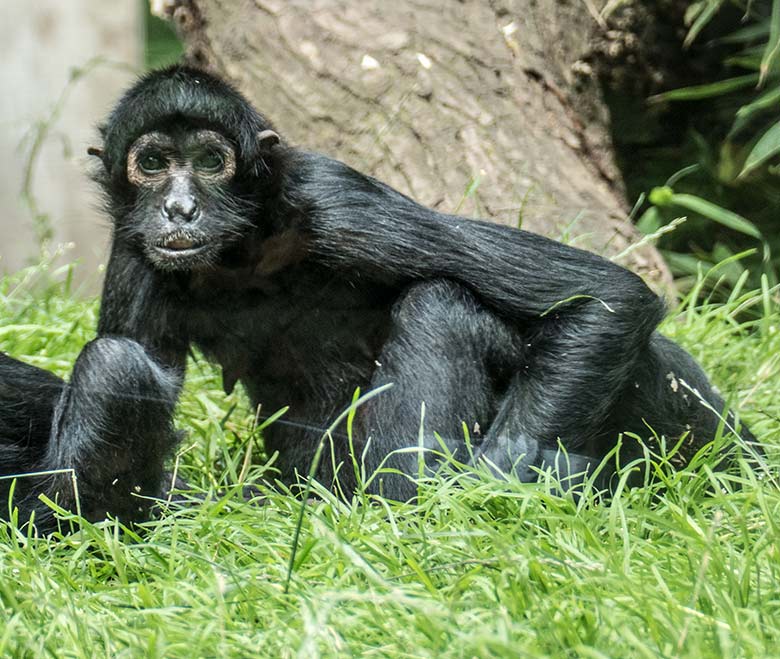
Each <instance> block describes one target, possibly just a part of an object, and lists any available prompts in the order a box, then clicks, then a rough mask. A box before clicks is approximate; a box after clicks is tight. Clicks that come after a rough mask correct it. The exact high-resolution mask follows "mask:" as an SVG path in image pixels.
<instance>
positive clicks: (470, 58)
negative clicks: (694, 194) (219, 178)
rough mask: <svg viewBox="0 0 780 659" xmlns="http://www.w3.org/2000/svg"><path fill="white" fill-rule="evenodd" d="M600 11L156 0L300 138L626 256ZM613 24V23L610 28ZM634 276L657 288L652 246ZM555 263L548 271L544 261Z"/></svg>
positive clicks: (478, 2)
mask: <svg viewBox="0 0 780 659" xmlns="http://www.w3.org/2000/svg"><path fill="white" fill-rule="evenodd" d="M594 4H597V2H596V0H490V1H487V0H458V1H456V0H394V1H393V2H386V1H384V0H362V1H361V2H353V1H350V0H241V1H237V0H153V1H152V8H153V11H155V12H156V13H157V14H158V15H161V16H165V17H167V18H169V19H171V20H173V21H174V23H175V24H176V26H177V28H178V31H179V33H180V34H181V36H182V38H183V40H184V42H185V44H186V47H187V58H188V59H189V60H190V61H191V62H195V63H197V64H199V65H201V66H206V67H208V68H212V69H214V70H216V71H219V72H222V73H226V74H227V75H228V76H229V77H230V78H232V79H233V81H234V82H235V83H236V84H237V85H238V87H239V88H240V89H242V90H243V91H244V92H245V93H246V94H247V95H248V96H249V97H250V98H252V99H253V100H254V101H255V102H256V104H257V106H258V108H259V109H260V110H261V111H262V112H264V113H265V114H266V115H267V116H268V117H269V118H271V120H272V121H273V122H274V123H275V125H276V126H277V128H278V129H279V130H280V131H281V132H282V133H283V134H284V135H285V136H286V138H287V139H288V140H289V141H291V142H292V143H297V144H300V145H303V146H305V147H306V148H310V149H312V150H318V151H322V152H324V153H327V154H330V155H333V156H336V157H338V158H340V159H342V160H344V161H346V162H347V163H349V164H350V165H352V166H354V167H356V168H357V169H360V170H362V171H365V172H367V173H370V174H372V175H374V176H376V177H377V178H380V179H382V180H384V181H386V182H388V183H390V184H391V185H393V186H395V187H397V188H398V189H400V190H401V191H403V192H405V193H407V194H409V195H410V196H412V197H414V198H415V199H417V200H419V201H421V202H423V203H425V204H428V205H430V206H433V207H435V208H437V209H439V210H443V211H447V212H459V213H462V214H466V215H474V216H479V217H483V218H488V219H492V220H494V221H497V222H501V223H504V224H509V225H516V224H518V223H519V222H522V226H523V228H526V229H529V230H532V231H537V232H540V233H543V234H546V235H549V236H552V237H555V238H560V237H564V238H567V239H568V240H569V242H571V243H573V244H576V245H578V246H581V247H585V248H588V249H591V250H594V251H596V252H600V253H604V254H606V255H610V256H613V257H614V256H615V255H616V254H619V253H620V252H622V251H623V250H624V249H625V248H626V247H627V245H629V244H631V243H633V242H635V241H636V240H637V235H636V232H635V231H634V229H633V227H632V226H631V224H630V223H629V222H628V221H627V219H626V217H627V213H628V211H629V205H628V203H627V200H626V199H625V195H624V191H623V188H622V184H621V181H620V176H619V173H618V172H617V170H616V167H615V164H614V160H613V152H612V145H611V141H610V136H609V125H608V122H609V117H608V112H607V110H606V108H605V106H604V103H603V101H602V99H601V96H600V91H599V87H598V84H597V81H596V80H595V76H594V75H593V73H592V71H591V69H590V67H589V65H588V64H587V63H586V57H587V55H588V53H589V52H590V51H591V49H592V46H593V41H592V37H593V35H594V31H595V30H596V29H598V28H599V20H598V15H597V13H596V11H595V8H594V6H593V5H594ZM602 27H603V26H602ZM623 262H624V264H625V265H628V266H629V267H631V268H633V269H634V270H636V271H639V272H641V273H642V274H644V275H645V277H646V278H647V279H649V280H650V281H653V282H655V283H659V282H664V283H668V279H667V277H668V272H667V270H666V268H665V266H664V265H663V261H662V260H661V258H660V256H659V255H658V253H657V252H656V251H655V250H654V249H653V248H651V247H643V248H641V249H638V250H634V251H632V252H631V253H630V254H629V255H628V256H627V257H624V259H623ZM540 267H542V268H543V267H544V264H540Z"/></svg>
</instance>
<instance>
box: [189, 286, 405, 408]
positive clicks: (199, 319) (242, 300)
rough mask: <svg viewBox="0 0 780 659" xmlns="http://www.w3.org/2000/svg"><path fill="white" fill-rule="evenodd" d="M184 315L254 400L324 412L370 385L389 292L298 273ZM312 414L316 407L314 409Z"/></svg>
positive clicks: (230, 378) (228, 376) (198, 340)
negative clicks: (287, 279) (355, 391)
mask: <svg viewBox="0 0 780 659" xmlns="http://www.w3.org/2000/svg"><path fill="white" fill-rule="evenodd" d="M297 274H298V276H297V277H295V281H294V282H293V281H281V282H274V284H275V285H274V286H273V287H269V286H265V287H264V288H263V289H262V290H261V289H259V288H258V289H257V290H248V291H245V292H243V294H242V295H240V296H233V297H232V299H231V298H230V296H228V295H225V296H224V298H223V300H222V303H221V309H220V310H219V311H217V312H214V310H213V309H211V310H209V311H206V310H202V311H201V312H200V313H192V314H190V315H189V316H188V318H189V321H188V325H189V330H190V336H191V338H192V340H193V343H195V344H196V345H197V346H198V347H200V348H201V349H202V350H203V352H204V353H205V354H206V356H207V357H208V358H209V359H210V360H212V361H215V362H216V363H218V364H219V365H220V366H221V367H222V370H223V378H224V384H225V388H226V390H228V391H229V390H231V389H232V387H233V385H234V384H235V383H236V382H237V381H241V382H243V384H244V385H245V386H246V387H247V390H248V391H249V395H250V397H251V398H252V400H253V402H254V403H262V404H263V405H270V406H272V407H281V406H284V405H291V406H294V407H298V408H301V407H306V408H312V407H316V408H319V410H320V411H321V412H323V413H329V412H330V411H331V408H334V409H335V408H336V407H338V406H340V405H343V404H344V402H345V401H346V402H348V400H349V399H350V398H351V395H352V392H353V391H354V389H355V388H356V387H362V388H364V389H365V387H366V386H367V385H368V383H369V381H370V378H371V375H372V373H373V371H374V369H375V368H376V359H377V356H378V354H379V352H380V350H381V348H382V346H383V345H384V342H385V341H386V339H387V333H388V330H389V327H390V307H391V300H392V296H391V294H390V292H386V291H382V290H379V292H378V293H379V294H377V288H376V286H373V287H372V288H371V290H369V289H368V288H367V287H362V286H360V285H359V284H356V283H355V282H349V281H343V280H338V279H333V278H328V277H326V276H323V273H314V272H303V273H300V272H299V273H297ZM312 411H314V410H312Z"/></svg>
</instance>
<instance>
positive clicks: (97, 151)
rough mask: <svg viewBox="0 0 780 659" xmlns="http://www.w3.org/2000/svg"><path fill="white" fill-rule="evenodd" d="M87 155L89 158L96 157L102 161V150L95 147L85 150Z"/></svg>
mask: <svg viewBox="0 0 780 659" xmlns="http://www.w3.org/2000/svg"><path fill="white" fill-rule="evenodd" d="M87 154H88V155H90V156H97V157H98V158H100V159H101V160H102V159H103V149H99V148H98V147H96V146H90V147H88V148H87Z"/></svg>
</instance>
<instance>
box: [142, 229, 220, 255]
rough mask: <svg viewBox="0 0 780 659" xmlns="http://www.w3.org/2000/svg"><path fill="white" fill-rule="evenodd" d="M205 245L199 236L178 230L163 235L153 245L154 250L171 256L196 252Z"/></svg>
mask: <svg viewBox="0 0 780 659" xmlns="http://www.w3.org/2000/svg"><path fill="white" fill-rule="evenodd" d="M207 247H208V245H207V243H206V241H205V240H204V239H202V238H201V237H199V236H193V235H190V234H186V233H180V232H177V233H173V234H171V235H169V236H165V238H163V239H162V240H159V241H158V242H157V243H156V244H155V245H154V248H155V250H156V251H158V252H160V253H161V254H165V255H168V256H173V257H180V256H190V255H192V254H197V253H198V252H201V251H203V250H204V249H206V248H207Z"/></svg>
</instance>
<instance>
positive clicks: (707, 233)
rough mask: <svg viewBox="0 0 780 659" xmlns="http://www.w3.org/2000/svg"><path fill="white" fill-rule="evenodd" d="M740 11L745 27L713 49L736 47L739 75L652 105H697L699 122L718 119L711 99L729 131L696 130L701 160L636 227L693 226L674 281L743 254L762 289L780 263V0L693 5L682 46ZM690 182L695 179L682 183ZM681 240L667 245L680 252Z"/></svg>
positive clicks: (676, 260) (662, 190) (656, 194)
mask: <svg viewBox="0 0 780 659" xmlns="http://www.w3.org/2000/svg"><path fill="white" fill-rule="evenodd" d="M734 6H737V7H739V8H740V9H741V11H742V21H741V25H740V26H739V27H737V29H734V30H733V31H731V32H729V33H727V34H726V35H725V36H720V37H718V38H715V39H712V40H711V41H710V44H709V45H712V46H717V47H729V48H730V50H729V52H728V54H727V55H726V56H725V57H724V60H723V68H724V69H726V70H728V71H730V72H731V71H733V73H734V74H736V75H729V76H727V77H725V78H723V79H721V80H717V81H714V82H713V81H708V82H705V83H703V84H700V85H693V86H687V87H681V88H677V89H672V90H670V91H667V92H664V93H662V94H658V95H655V96H653V97H651V98H650V99H649V100H650V102H651V103H652V104H658V103H662V102H663V103H681V102H698V103H699V105H698V106H697V108H700V112H701V113H702V114H706V113H708V112H710V111H711V108H710V107H708V106H706V105H702V102H707V101H711V102H712V104H713V106H715V105H716V106H718V108H719V109H720V108H724V107H725V108H727V111H728V112H730V115H731V116H730V119H727V122H728V123H727V124H726V127H725V130H724V129H720V130H719V127H718V126H714V127H713V128H712V130H711V131H710V132H706V133H705V132H704V131H701V132H700V131H692V135H691V138H692V141H693V143H694V145H695V149H696V152H697V153H698V162H697V163H696V164H694V165H693V166H690V167H685V168H684V169H682V170H681V171H680V172H678V173H677V174H675V175H673V177H672V178H671V179H670V181H672V180H673V181H674V182H673V183H670V182H667V184H666V185H665V186H663V187H659V188H655V189H654V190H653V191H652V192H651V193H650V194H649V195H648V201H649V202H650V203H651V204H652V207H651V208H650V209H649V210H648V211H646V213H645V215H644V216H643V217H642V219H641V220H640V223H639V227H640V229H641V230H643V231H645V232H654V231H657V230H658V228H659V227H660V226H662V225H663V224H664V223H666V222H669V221H671V220H672V219H674V218H675V217H678V216H680V215H681V214H686V215H689V216H690V217H691V218H692V219H695V221H694V222H689V223H687V224H686V227H685V232H687V233H686V237H687V238H688V239H689V241H690V243H691V244H688V245H686V246H685V248H684V249H686V250H688V251H692V252H693V256H691V255H687V254H680V253H679V252H677V251H676V250H675V251H673V252H671V253H669V252H667V254H666V255H667V257H668V258H669V260H670V263H672V266H673V268H674V269H675V271H676V273H677V274H681V275H695V274H696V272H697V270H698V268H699V266H698V265H697V264H698V262H700V261H704V262H705V263H707V264H712V263H715V262H718V261H721V260H723V259H727V258H730V257H731V256H734V255H735V254H738V253H740V254H741V256H742V257H744V258H746V259H747V261H746V263H747V265H746V266H743V267H750V266H758V267H754V268H753V269H754V270H755V272H754V273H753V275H752V277H753V279H754V280H755V281H754V283H755V284H757V283H758V277H759V276H760V275H762V274H764V275H767V276H768V277H769V279H770V281H772V282H776V281H777V272H778V269H780V261H778V260H777V257H775V258H774V259H773V258H772V255H773V254H775V255H776V254H778V253H779V252H780V238H778V235H777V234H778V232H777V231H776V230H775V228H776V225H777V222H778V218H779V217H780V178H779V177H780V0H771V1H770V2H763V3H761V2H751V1H750V0H748V1H742V0H732V1H731V2H727V0H697V1H695V2H691V3H690V5H689V6H688V9H687V12H686V17H685V18H686V23H687V25H688V32H687V35H686V37H685V42H684V45H685V46H686V47H689V46H691V45H692V44H694V42H696V41H697V40H701V39H702V38H703V36H702V33H703V31H704V29H705V28H706V27H707V26H709V25H710V24H711V23H712V22H713V21H714V19H715V17H716V15H718V14H719V13H720V12H722V11H724V10H725V9H726V8H727V7H728V8H729V9H732V10H733V7H734ZM726 116H727V117H728V115H726ZM714 123H717V122H714ZM691 174H695V176H693V177H692V178H691V179H688V180H685V181H683V179H684V178H686V177H688V176H689V175H691ZM678 182H680V184H679V185H678ZM748 218H750V219H748ZM713 223H715V224H716V225H717V227H713ZM679 242H680V241H679V238H678V239H677V240H674V239H673V240H671V241H668V242H667V243H666V244H667V246H669V245H671V246H673V247H676V248H679ZM702 245H704V247H702ZM751 247H752V248H753V249H752V250H750V248H751ZM745 248H748V251H745ZM751 255H755V256H754V257H753V259H752V260H751V258H750V257H751ZM758 259H760V261H761V263H760V265H759V264H758V263H757V262H756V261H757V260H758ZM735 274H736V273H735Z"/></svg>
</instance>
